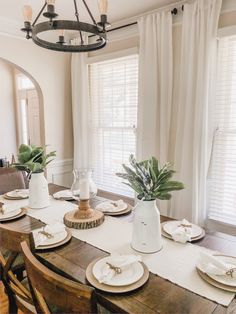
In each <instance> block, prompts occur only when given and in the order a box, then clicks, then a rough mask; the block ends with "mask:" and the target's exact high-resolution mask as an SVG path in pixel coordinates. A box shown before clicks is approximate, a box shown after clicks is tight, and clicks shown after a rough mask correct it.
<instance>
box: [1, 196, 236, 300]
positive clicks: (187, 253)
mask: <svg viewBox="0 0 236 314" xmlns="http://www.w3.org/2000/svg"><path fill="white" fill-rule="evenodd" d="M0 200H1V198H0ZM2 201H4V202H5V203H6V200H5V199H2ZM8 202H12V203H13V202H18V204H19V205H20V206H27V204H28V200H22V201H8ZM75 207H76V205H74V204H72V203H69V202H65V201H58V200H54V199H53V198H51V204H50V206H49V207H47V208H44V209H39V210H33V209H30V210H29V211H28V215H29V216H31V217H34V218H36V219H39V220H41V221H43V222H44V223H47V224H49V223H54V222H57V221H59V222H63V217H64V215H65V213H67V212H68V211H71V210H73V209H75ZM71 231H72V235H73V236H74V237H75V238H78V239H80V240H82V241H85V242H87V243H89V244H91V245H93V246H95V247H98V248H99V249H102V250H104V251H107V252H109V253H112V252H118V253H120V254H127V253H128V254H130V253H131V254H132V253H135V254H139V253H137V252H135V251H134V250H133V249H131V247H130V242H131V236H132V223H130V222H128V221H124V220H119V219H117V218H113V217H109V216H106V218H105V222H104V223H103V224H102V225H101V226H99V227H97V228H93V229H87V230H76V229H71ZM201 251H207V252H212V251H211V250H208V249H206V248H203V247H200V246H197V245H193V244H190V243H187V244H181V243H176V242H174V241H171V240H168V239H166V238H163V249H162V250H161V251H160V252H158V253H154V254H140V255H142V257H143V261H144V263H145V264H146V265H147V267H148V268H149V270H150V271H151V272H152V273H154V274H157V275H158V276H160V277H162V278H164V279H167V280H169V281H171V282H173V283H175V284H177V285H179V286H181V287H183V288H186V289H187V290H190V291H192V292H194V293H196V294H198V295H200V296H203V297H205V298H207V299H209V300H212V301H215V302H217V303H219V304H222V305H224V306H228V305H229V304H230V303H231V301H232V300H233V298H234V296H235V294H234V293H231V292H226V291H223V290H220V289H218V288H215V287H213V286H211V285H210V284H207V283H206V282H205V281H204V280H203V279H201V278H200V276H199V275H198V273H197V271H196V264H197V262H198V258H199V256H200V252H201Z"/></svg>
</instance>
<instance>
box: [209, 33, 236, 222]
mask: <svg viewBox="0 0 236 314" xmlns="http://www.w3.org/2000/svg"><path fill="white" fill-rule="evenodd" d="M215 122H216V125H217V127H216V131H215V136H214V142H213V150H212V164H211V172H210V186H211V189H210V204H209V205H210V211H209V216H210V218H212V219H215V220H219V221H222V222H225V223H229V224H234V225H236V36H234V37H226V38H222V39H220V40H219V57H218V76H217V92H216V106H215Z"/></svg>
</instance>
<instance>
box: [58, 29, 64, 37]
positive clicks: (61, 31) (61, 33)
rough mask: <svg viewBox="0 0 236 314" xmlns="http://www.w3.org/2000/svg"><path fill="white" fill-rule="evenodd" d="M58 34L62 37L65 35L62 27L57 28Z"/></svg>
mask: <svg viewBox="0 0 236 314" xmlns="http://www.w3.org/2000/svg"><path fill="white" fill-rule="evenodd" d="M59 36H62V37H64V36H65V30H64V29H60V30H59Z"/></svg>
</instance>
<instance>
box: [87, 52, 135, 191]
mask: <svg viewBox="0 0 236 314" xmlns="http://www.w3.org/2000/svg"><path fill="white" fill-rule="evenodd" d="M89 72H90V73H89V74H90V99H91V130H92V138H93V141H92V151H93V154H92V165H93V169H94V180H95V182H96V184H97V186H98V188H100V189H102V190H105V191H110V192H114V193H117V194H122V195H126V196H133V195H134V193H133V191H132V190H131V189H130V188H129V187H128V186H126V185H124V184H122V183H121V179H120V178H118V177H117V176H116V175H115V173H116V172H120V171H122V167H121V165H122V163H127V161H128V158H129V155H130V154H134V155H136V129H137V106H138V56H137V55H132V56H128V57H124V58H119V59H113V60H109V61H106V62H99V63H94V64H91V65H90V66H89Z"/></svg>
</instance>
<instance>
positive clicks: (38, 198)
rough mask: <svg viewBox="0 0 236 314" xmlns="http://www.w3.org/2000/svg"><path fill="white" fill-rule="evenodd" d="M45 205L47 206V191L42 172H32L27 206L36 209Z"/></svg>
mask: <svg viewBox="0 0 236 314" xmlns="http://www.w3.org/2000/svg"><path fill="white" fill-rule="evenodd" d="M47 206H49V193H48V182H47V180H46V178H45V176H44V173H43V172H39V173H32V174H31V178H30V181H29V207H30V208H34V209H37V208H44V207H47Z"/></svg>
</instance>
